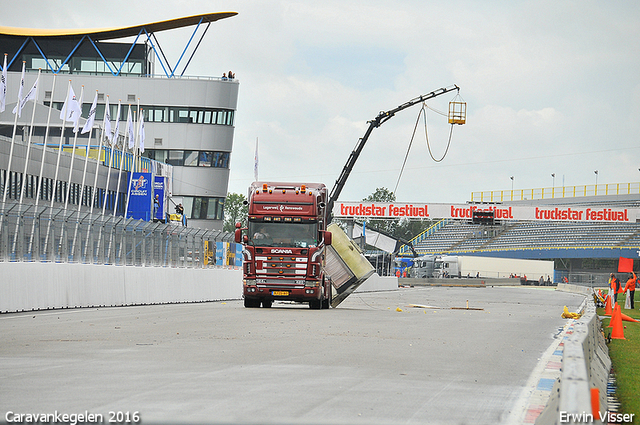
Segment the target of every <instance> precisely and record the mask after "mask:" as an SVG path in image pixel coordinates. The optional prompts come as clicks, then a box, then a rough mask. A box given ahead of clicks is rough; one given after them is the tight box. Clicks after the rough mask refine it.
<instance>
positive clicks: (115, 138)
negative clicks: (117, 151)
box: [111, 101, 120, 146]
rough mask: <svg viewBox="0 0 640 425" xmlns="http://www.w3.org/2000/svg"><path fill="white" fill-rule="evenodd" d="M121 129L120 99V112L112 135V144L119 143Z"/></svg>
mask: <svg viewBox="0 0 640 425" xmlns="http://www.w3.org/2000/svg"><path fill="white" fill-rule="evenodd" d="M119 131H120V101H118V112H117V114H116V127H115V128H114V129H113V135H112V136H111V146H113V145H117V144H118V132H119Z"/></svg>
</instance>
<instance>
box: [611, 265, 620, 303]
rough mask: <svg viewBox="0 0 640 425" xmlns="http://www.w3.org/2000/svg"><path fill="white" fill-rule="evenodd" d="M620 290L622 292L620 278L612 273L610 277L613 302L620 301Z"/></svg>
mask: <svg viewBox="0 0 640 425" xmlns="http://www.w3.org/2000/svg"><path fill="white" fill-rule="evenodd" d="M618 292H620V279H618V278H617V277H616V275H615V274H613V273H611V276H610V277H609V294H613V304H614V305H615V304H616V303H617V302H618Z"/></svg>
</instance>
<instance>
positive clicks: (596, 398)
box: [591, 387, 600, 418]
mask: <svg viewBox="0 0 640 425" xmlns="http://www.w3.org/2000/svg"><path fill="white" fill-rule="evenodd" d="M591 414H592V415H593V417H594V418H595V417H598V415H599V414H600V389H598V388H597V387H596V388H591Z"/></svg>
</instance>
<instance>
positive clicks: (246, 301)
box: [244, 297, 260, 308]
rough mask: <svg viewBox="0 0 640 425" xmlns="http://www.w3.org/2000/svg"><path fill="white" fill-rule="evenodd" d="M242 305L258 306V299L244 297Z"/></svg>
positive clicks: (248, 306) (247, 306)
mask: <svg viewBox="0 0 640 425" xmlns="http://www.w3.org/2000/svg"><path fill="white" fill-rule="evenodd" d="M244 306H245V307H246V308H256V307H260V300H259V299H255V298H246V297H245V299H244Z"/></svg>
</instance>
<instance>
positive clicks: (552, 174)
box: [551, 173, 556, 198]
mask: <svg viewBox="0 0 640 425" xmlns="http://www.w3.org/2000/svg"><path fill="white" fill-rule="evenodd" d="M551 179H552V180H551V181H552V183H551V197H552V198H555V193H556V173H551Z"/></svg>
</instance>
